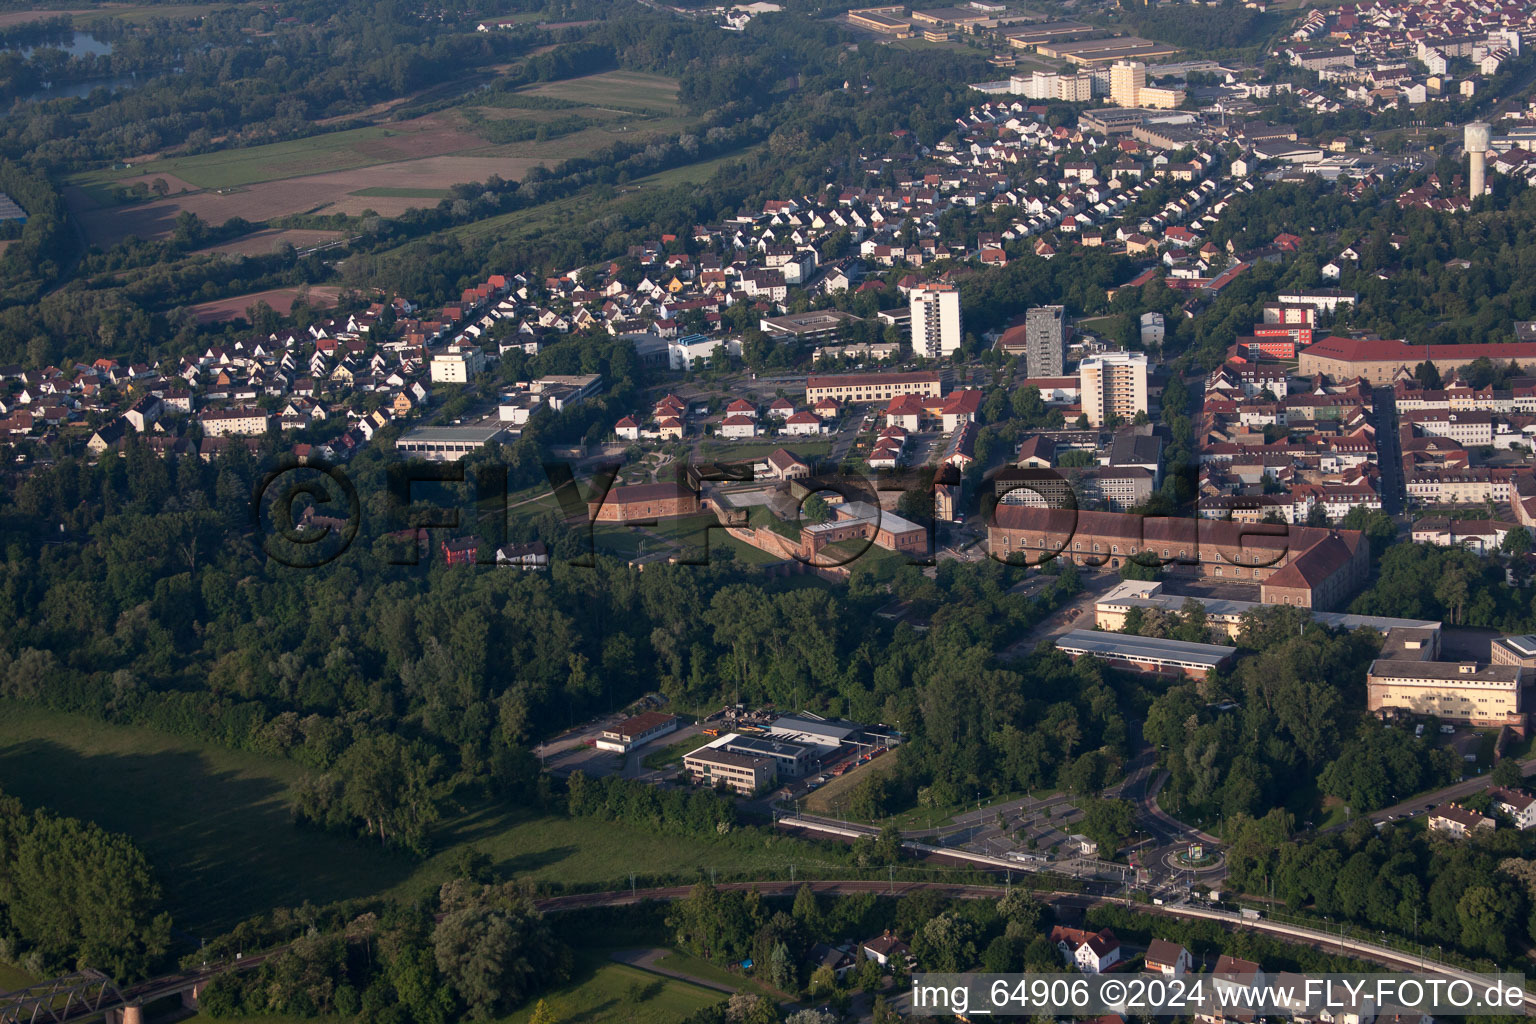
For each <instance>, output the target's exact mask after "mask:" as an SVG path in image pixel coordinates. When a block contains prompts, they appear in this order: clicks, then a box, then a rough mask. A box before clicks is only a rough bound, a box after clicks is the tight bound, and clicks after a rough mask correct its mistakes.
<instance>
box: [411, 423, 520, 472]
mask: <svg viewBox="0 0 1536 1024" xmlns="http://www.w3.org/2000/svg"><path fill="white" fill-rule="evenodd" d="M507 436H508V434H507V430H506V428H505V427H504V426H502V425H501V424H500V423H497V422H491V423H477V424H473V425H471V426H464V427H417V428H416V429H415V430H412V431H410V432H409V433H405V434H401V435H400V437H399V439H397V440H396V441H395V451H397V452H399V453H400V454H401V455H406V456H410V457H412V458H417V459H426V460H427V461H429V462H458V461H459V460H460V459H462V458H463V457H464V456H466V455H468V454H470V453H471V452H477V451H479V450H480V449H481V448H484V447H485V446H486V445H488V444H490V443H491V442H492V441H500V440H503V439H505V438H506V437H507Z"/></svg>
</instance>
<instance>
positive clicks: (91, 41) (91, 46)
mask: <svg viewBox="0 0 1536 1024" xmlns="http://www.w3.org/2000/svg"><path fill="white" fill-rule="evenodd" d="M0 49H11V50H15V51H16V52H17V53H19V54H21V55H22V56H23V57H30V56H32V54H33V53H34V52H36V51H37V50H63V51H64V52H65V53H67V54H69V55H70V56H71V57H105V56H106V55H107V54H109V53H111V52H112V44H111V43H109V42H107V41H106V40H105V39H97V38H96V37H95V36H93V35H91V34H90V33H88V32H76V33H74V35H73V36H71V37H70V40H69V42H67V43H64V44H63V45H60V44H59V43H44V44H43V45H41V46H16V47H0Z"/></svg>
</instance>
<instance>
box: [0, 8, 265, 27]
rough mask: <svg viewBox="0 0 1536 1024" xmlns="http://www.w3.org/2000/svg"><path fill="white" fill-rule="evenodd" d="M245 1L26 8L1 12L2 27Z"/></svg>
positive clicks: (166, 14) (135, 17) (161, 13)
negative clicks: (56, 19) (54, 19)
mask: <svg viewBox="0 0 1536 1024" xmlns="http://www.w3.org/2000/svg"><path fill="white" fill-rule="evenodd" d="M241 6H244V5H243V4H147V5H138V4H120V3H104V4H96V5H94V6H91V7H66V8H42V7H39V8H33V9H32V10H27V11H3V12H0V28H11V27H12V26H15V25H25V24H26V23H27V22H29V21H41V20H43V19H44V18H57V17H60V16H62V15H65V14H67V15H69V16H70V17H71V18H73V19H74V20H75V24H76V26H77V27H82V28H83V27H87V26H89V24H90V23H91V22H92V21H95V20H97V19H100V18H116V19H118V20H120V21H126V22H130V23H139V22H144V21H148V20H149V19H151V18H200V17H202V16H203V15H206V14H208V13H210V12H212V11H227V10H232V9H234V8H236V7H241Z"/></svg>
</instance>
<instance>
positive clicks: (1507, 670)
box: [1365, 658, 1525, 731]
mask: <svg viewBox="0 0 1536 1024" xmlns="http://www.w3.org/2000/svg"><path fill="white" fill-rule="evenodd" d="M1523 672H1524V669H1522V668H1520V667H1519V666H1518V665H1482V664H1479V663H1478V662H1473V661H1388V660H1385V659H1380V658H1378V659H1377V660H1376V661H1373V662H1371V667H1370V670H1369V671H1368V672H1367V673H1366V677H1365V682H1366V694H1367V696H1366V707H1367V709H1368V710H1370V711H1380V710H1382V709H1396V710H1399V711H1406V712H1408V713H1410V714H1415V715H1433V716H1435V717H1436V718H1441V719H1444V720H1446V721H1448V722H1465V723H1467V724H1469V725H1474V726H1481V727H1490V728H1492V727H1498V726H1501V725H1508V726H1511V727H1514V728H1516V729H1518V730H1522V731H1523V729H1524V725H1525V714H1524V708H1523V702H1522V699H1521V697H1522V693H1521V685H1520V683H1521V676H1522V674H1523Z"/></svg>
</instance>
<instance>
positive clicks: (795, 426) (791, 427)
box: [784, 412, 826, 436]
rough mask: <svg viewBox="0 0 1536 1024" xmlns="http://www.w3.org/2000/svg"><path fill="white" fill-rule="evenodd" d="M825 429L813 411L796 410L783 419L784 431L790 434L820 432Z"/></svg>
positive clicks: (798, 434) (799, 434)
mask: <svg viewBox="0 0 1536 1024" xmlns="http://www.w3.org/2000/svg"><path fill="white" fill-rule="evenodd" d="M825 430H826V425H825V424H824V423H822V422H821V417H820V416H817V415H816V414H815V413H810V412H797V413H795V414H794V415H793V416H791V417H789V418H788V419H786V420H785V421H784V433H786V434H790V435H795V436H801V435H807V434H820V433H822V432H823V431H825Z"/></svg>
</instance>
